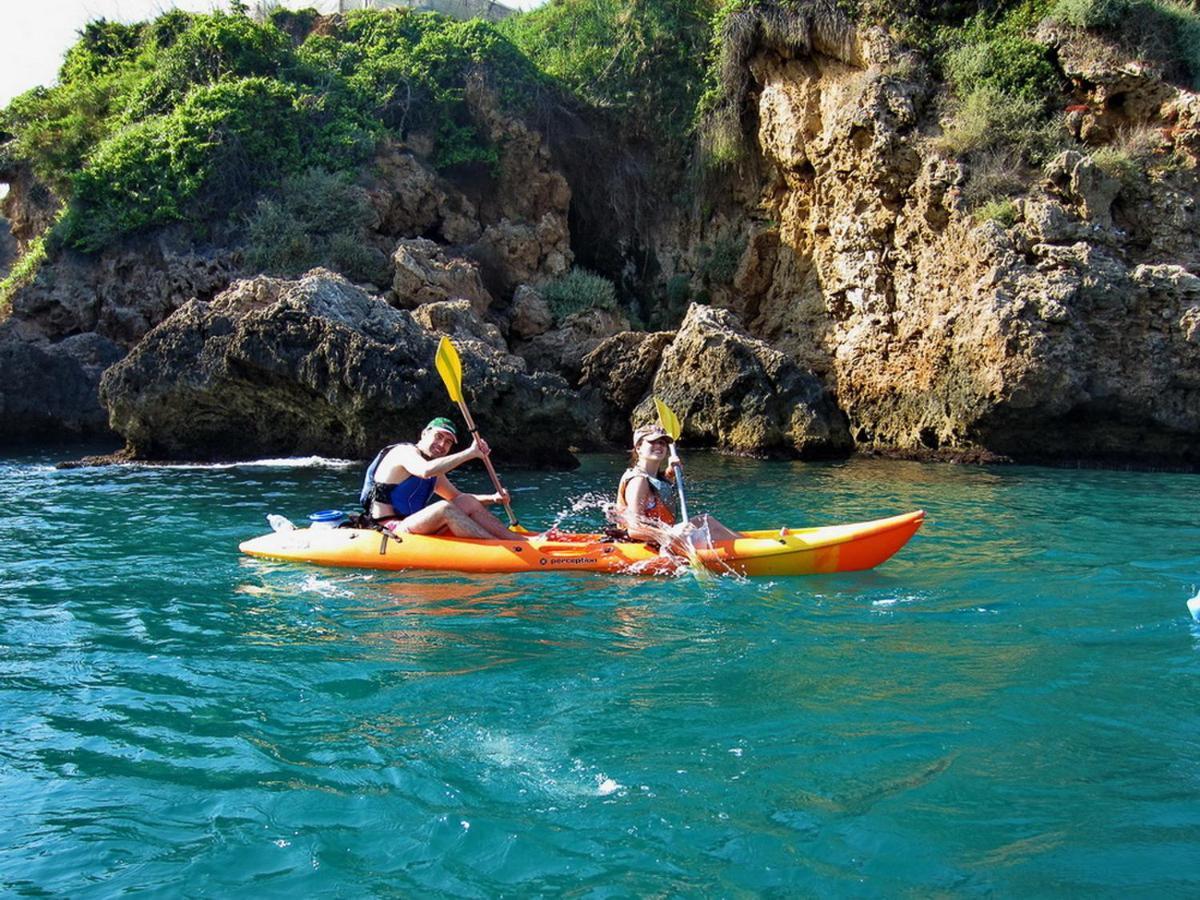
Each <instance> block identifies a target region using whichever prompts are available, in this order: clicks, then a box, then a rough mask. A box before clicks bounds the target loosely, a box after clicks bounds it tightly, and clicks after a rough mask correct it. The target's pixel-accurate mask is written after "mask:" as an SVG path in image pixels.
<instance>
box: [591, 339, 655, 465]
mask: <svg viewBox="0 0 1200 900" xmlns="http://www.w3.org/2000/svg"><path fill="white" fill-rule="evenodd" d="M674 338H675V332H673V331H655V332H646V331H624V332H621V333H620V334H614V335H613V336H612V337H610V338H606V339H605V340H603V341H601V342H600V344H599V345H598V346H597V347H596V349H594V350H593V351H592V352H591V353H589V354H588V355H587V356H586V357H584V360H583V366H582V372H581V374H580V377H579V386H580V387H581V388H582V389H583V392H584V395H585V396H587V397H589V398H591V399H594V400H595V401H596V402H597V405H598V408H599V413H598V418H597V426H598V429H599V432H600V436H601V438H602V439H603V440H605V441H607V442H608V443H611V444H616V445H618V446H625V445H626V444H627V443H628V442H629V436H630V432H631V430H632V429H631V426H630V416H631V415H632V413H633V411H634V409H635V408H636V407H637V406H638V404H639V403H641V401H642V400H643V399H645V397H646V395H647V393H648V392H649V390H650V385H651V383H652V382H653V381H654V373H655V372H657V371H658V366H659V363H660V362H661V361H662V355H663V351H664V350H665V349H666V348H667V345H668V344H670V343H671V341H672V340H674Z"/></svg>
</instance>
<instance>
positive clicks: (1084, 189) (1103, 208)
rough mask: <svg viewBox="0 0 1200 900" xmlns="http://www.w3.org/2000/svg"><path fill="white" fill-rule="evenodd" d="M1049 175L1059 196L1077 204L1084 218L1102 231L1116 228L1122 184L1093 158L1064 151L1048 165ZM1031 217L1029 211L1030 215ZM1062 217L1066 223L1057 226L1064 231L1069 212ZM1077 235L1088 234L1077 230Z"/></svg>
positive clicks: (1078, 210) (1071, 151) (1049, 181)
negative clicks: (1115, 214)
mask: <svg viewBox="0 0 1200 900" xmlns="http://www.w3.org/2000/svg"><path fill="white" fill-rule="evenodd" d="M1045 175H1046V180H1047V182H1048V183H1049V184H1050V185H1052V186H1053V188H1054V189H1055V190H1056V191H1057V193H1058V194H1059V195H1060V196H1061V197H1063V198H1064V199H1065V200H1067V201H1068V202H1070V203H1073V204H1074V205H1075V209H1076V211H1077V212H1078V214H1079V216H1080V218H1082V219H1084V220H1085V221H1087V222H1090V223H1093V224H1095V225H1098V226H1100V227H1102V228H1108V227H1110V226H1111V225H1112V215H1111V209H1112V204H1113V200H1115V199H1116V197H1117V194H1118V193H1119V192H1120V190H1121V182H1120V181H1119V180H1118V179H1116V178H1113V177H1112V176H1110V175H1108V174H1107V173H1106V172H1105V171H1104V170H1103V169H1101V168H1100V167H1099V166H1098V165H1096V163H1095V161H1094V160H1093V159H1092V158H1091V157H1090V156H1085V155H1084V154H1082V153H1079V152H1078V151H1075V150H1066V151H1063V152H1062V153H1060V154H1059V155H1058V156H1056V157H1055V158H1054V159H1052V160H1051V161H1050V162H1049V163H1047V165H1046V168H1045ZM1030 214H1031V211H1029V210H1028V209H1027V212H1026V215H1027V216H1028V215H1030ZM1059 215H1060V216H1061V218H1062V221H1061V222H1059V223H1056V225H1057V227H1059V228H1062V227H1064V225H1065V222H1066V216H1065V211H1061V212H1060V213H1059ZM1051 227H1055V226H1051ZM1076 233H1080V234H1082V233H1086V231H1084V230H1081V229H1076Z"/></svg>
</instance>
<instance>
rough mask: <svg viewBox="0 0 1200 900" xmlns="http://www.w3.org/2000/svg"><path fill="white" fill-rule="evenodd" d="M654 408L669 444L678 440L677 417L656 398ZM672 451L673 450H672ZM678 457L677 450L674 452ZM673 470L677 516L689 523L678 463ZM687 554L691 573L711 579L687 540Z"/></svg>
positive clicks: (693, 545)
mask: <svg viewBox="0 0 1200 900" xmlns="http://www.w3.org/2000/svg"><path fill="white" fill-rule="evenodd" d="M654 408H655V409H657V410H658V424H659V425H661V426H662V429H663V431H665V432H666V433H667V434H669V435H670V436H671V442H672V443H674V442H675V441H678V440H679V435H681V434H682V433H683V425H681V424H680V422H679V417H678V416H677V415H675V413H674V412H672V411H671V407H669V406H667V404H665V403H663V402H662V401H661V400H659V399H658V398H657V397H655V398H654ZM672 449H674V448H672ZM675 455H676V456H678V455H679V452H678V450H676V451H675ZM672 468H673V469H674V470H675V490H677V491H679V515H680V516H681V517H682V520H683V521H684V522H690V521H691V518H690V517H689V516H688V511H687V498H686V497H685V496H684V495H683V469H682V467H680V465H679V464H678V463H676V464H675V465H674V466H673V467H672ZM684 546H685V547H686V548H687V549H686V553H687V558H688V562H689V563H690V564H691V567H692V572H693V573H694V574H695V575H696V578H697V579H699V580H700V581H707V580H709V579H710V578H712V573H711V572H709V571H708V567H707V566H705V565H704V560H703V559H701V558H700V551H699V550H697V549H696V546H695V544H693V543H692V542H691V540H690V539H689V540H687V541H686V542H685V545H684Z"/></svg>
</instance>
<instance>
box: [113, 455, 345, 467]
mask: <svg viewBox="0 0 1200 900" xmlns="http://www.w3.org/2000/svg"><path fill="white" fill-rule="evenodd" d="M130 465H132V466H135V467H137V468H139V469H211V470H215V469H244V468H263V469H344V468H347V467H349V466H357V465H360V463H357V462H355V461H354V460H352V459H338V458H336V457H330V456H280V457H270V458H267V459H246V460H240V461H238V462H219V463H131V464H130Z"/></svg>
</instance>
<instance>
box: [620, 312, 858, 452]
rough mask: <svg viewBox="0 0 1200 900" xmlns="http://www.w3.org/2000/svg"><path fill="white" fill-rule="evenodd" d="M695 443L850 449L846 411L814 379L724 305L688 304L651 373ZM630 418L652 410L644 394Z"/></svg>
mask: <svg viewBox="0 0 1200 900" xmlns="http://www.w3.org/2000/svg"><path fill="white" fill-rule="evenodd" d="M652 393H653V395H654V396H658V397H661V398H662V399H663V400H664V401H665V402H666V403H667V404H668V405H669V406H670V407H671V408H672V410H674V411H675V413H676V415H678V416H679V418H680V421H681V422H682V423H683V436H684V437H685V438H686V439H687V440H688V441H689V442H691V443H693V444H702V445H703V444H707V445H710V446H713V445H715V446H717V447H720V448H722V449H725V450H730V451H733V452H735V453H746V454H751V455H767V454H770V455H788V456H800V457H802V458H807V459H814V458H821V457H830V456H844V455H847V454H848V453H849V452H850V450H851V441H850V434H849V431H848V430H847V425H846V417H845V416H844V415H843V414H842V412H841V410H839V409H838V408H837V405H836V403H834V401H833V398H832V397H831V396H830V395H829V393H828V392H827V391H826V390H825V388H824V387H823V385H822V384H821V382H820V380H819V379H818V378H817V377H816V376H815V375H813V374H812V373H811V372H805V371H803V370H802V369H800V368H799V367H798V366H796V364H795V363H793V362H792V361H791V360H789V359H788V358H787V357H786V356H784V355H783V354H782V353H780V352H779V351H778V350H774V349H772V348H771V347H770V346H768V345H767V344H766V343H764V342H763V341H760V340H757V339H755V338H753V337H751V336H750V335H749V334H747V333H746V332H745V331H744V330H743V329H742V327H741V325H740V324H739V323H738V321H737V318H736V317H735V316H734V315H733V314H732V313H730V312H728V311H727V310H720V309H714V308H712V307H707V306H700V305H698V304H694V305H693V306H692V307H691V308H690V309H689V310H688V313H687V316H686V317H685V318H684V320H683V324H682V325H681V326H680V328H679V332H678V334H676V335H675V339H674V340H673V341H672V342H671V344H670V345H669V346H668V347H667V348H666V349H665V350H664V351H663V356H662V365H661V366H660V367H659V369H658V373H657V374H656V375H655V377H654V384H653V388H652ZM634 418H635V420H636V421H643V422H644V421H652V420H653V419H654V418H655V412H654V407H653V402H652V400H651V398H649V397H647V398H646V399H645V400H643V401H642V404H641V406H640V407H639V408H638V410H637V411H635V413H634Z"/></svg>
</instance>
